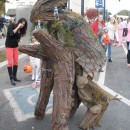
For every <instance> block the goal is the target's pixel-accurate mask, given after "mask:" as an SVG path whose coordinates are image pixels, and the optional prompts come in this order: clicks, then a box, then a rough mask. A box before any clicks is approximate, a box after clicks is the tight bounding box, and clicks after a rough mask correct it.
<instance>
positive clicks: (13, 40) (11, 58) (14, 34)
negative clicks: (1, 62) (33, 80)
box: [5, 18, 27, 85]
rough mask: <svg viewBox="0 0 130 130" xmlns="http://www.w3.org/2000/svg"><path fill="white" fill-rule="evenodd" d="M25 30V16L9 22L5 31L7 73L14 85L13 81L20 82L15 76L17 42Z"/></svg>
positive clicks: (17, 53)
mask: <svg viewBox="0 0 130 130" xmlns="http://www.w3.org/2000/svg"><path fill="white" fill-rule="evenodd" d="M26 30H27V20H26V19H25V18H21V19H19V21H18V23H17V24H14V23H12V24H10V25H9V27H8V31H7V38H6V41H5V51H6V56H7V61H8V73H9V77H10V81H11V84H12V85H16V83H15V82H14V81H17V82H20V81H21V80H19V79H18V78H17V69H18V55H19V52H18V43H19V42H20V38H21V37H23V36H25V34H26Z"/></svg>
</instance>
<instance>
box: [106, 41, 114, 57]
mask: <svg viewBox="0 0 130 130" xmlns="http://www.w3.org/2000/svg"><path fill="white" fill-rule="evenodd" d="M110 41H111V43H110V44H109V45H107V46H106V47H105V52H106V51H107V48H108V59H111V46H112V43H113V40H111V39H110Z"/></svg>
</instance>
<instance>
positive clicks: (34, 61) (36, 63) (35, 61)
mask: <svg viewBox="0 0 130 130" xmlns="http://www.w3.org/2000/svg"><path fill="white" fill-rule="evenodd" d="M31 44H32V45H36V44H39V43H38V42H37V41H36V39H35V38H34V36H32V37H31ZM29 59H30V64H31V65H32V81H36V80H37V79H38V76H39V73H40V59H39V58H35V57H32V56H30V57H29Z"/></svg>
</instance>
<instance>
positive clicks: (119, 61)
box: [0, 42, 130, 130]
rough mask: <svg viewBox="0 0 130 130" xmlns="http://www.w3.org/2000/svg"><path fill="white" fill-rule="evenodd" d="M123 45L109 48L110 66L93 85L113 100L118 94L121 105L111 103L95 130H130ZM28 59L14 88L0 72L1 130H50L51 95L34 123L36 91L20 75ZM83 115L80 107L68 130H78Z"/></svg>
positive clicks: (23, 61) (27, 76) (24, 60)
mask: <svg viewBox="0 0 130 130" xmlns="http://www.w3.org/2000/svg"><path fill="white" fill-rule="evenodd" d="M125 51H126V43H125V42H124V46H123V48H122V47H117V46H113V47H112V61H113V62H112V63H109V62H108V63H106V66H105V67H104V68H103V70H104V72H103V73H98V75H97V76H96V77H95V81H96V82H98V83H99V84H101V86H102V87H103V88H104V89H105V90H106V91H107V92H109V93H110V94H112V95H113V96H114V95H116V93H118V95H119V98H120V97H121V101H111V102H110V104H109V107H108V109H107V111H106V112H105V114H104V115H103V117H102V119H101V124H102V126H101V127H96V128H95V130H129V129H130V123H129V122H130V118H129V117H130V95H129V93H130V88H129V87H130V84H129V83H130V76H129V73H130V69H129V68H127V67H126V66H127V62H126V53H125ZM26 63H28V60H27V57H26V56H25V57H22V58H21V59H19V69H18V77H19V78H20V79H21V80H22V82H21V83H17V85H16V86H15V87H13V86H11V85H10V81H9V77H8V74H7V69H6V67H4V68H3V69H0V83H1V84H0V87H1V90H0V99H1V100H0V130H33V129H34V130H51V129H52V125H51V113H52V102H53V95H51V98H50V101H49V105H48V107H47V111H46V116H45V118H44V119H43V120H37V119H35V117H34V115H33V112H34V108H35V104H36V102H37V98H38V93H39V87H38V88H37V89H33V88H32V87H31V84H32V81H31V74H26V73H24V71H23V66H24V65H25V64H26ZM85 112H86V107H85V106H83V105H81V106H80V107H79V109H78V111H77V113H76V115H75V116H74V117H73V118H72V119H70V120H69V130H80V128H79V125H80V123H81V121H82V118H83V117H84V114H85Z"/></svg>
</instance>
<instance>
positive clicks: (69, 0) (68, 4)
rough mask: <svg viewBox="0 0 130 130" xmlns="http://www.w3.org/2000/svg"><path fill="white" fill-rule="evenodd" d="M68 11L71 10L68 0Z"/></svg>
mask: <svg viewBox="0 0 130 130" xmlns="http://www.w3.org/2000/svg"><path fill="white" fill-rule="evenodd" d="M68 10H70V0H68Z"/></svg>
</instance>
